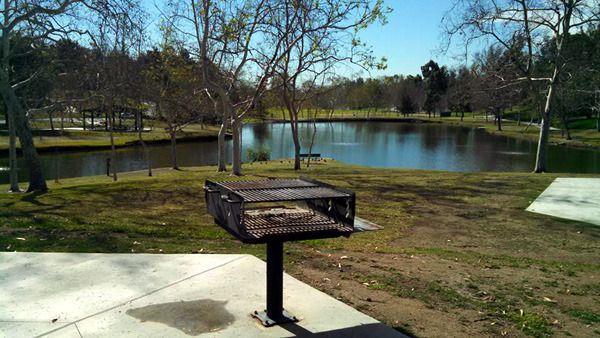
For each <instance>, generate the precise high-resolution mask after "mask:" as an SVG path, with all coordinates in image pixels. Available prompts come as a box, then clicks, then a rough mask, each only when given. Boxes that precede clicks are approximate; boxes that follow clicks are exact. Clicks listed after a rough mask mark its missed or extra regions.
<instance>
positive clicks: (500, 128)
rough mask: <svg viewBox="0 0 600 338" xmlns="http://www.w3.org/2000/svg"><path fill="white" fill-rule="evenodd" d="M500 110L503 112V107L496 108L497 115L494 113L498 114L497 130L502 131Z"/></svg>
mask: <svg viewBox="0 0 600 338" xmlns="http://www.w3.org/2000/svg"><path fill="white" fill-rule="evenodd" d="M502 112H503V109H502V108H500V109H498V115H496V116H498V131H502Z"/></svg>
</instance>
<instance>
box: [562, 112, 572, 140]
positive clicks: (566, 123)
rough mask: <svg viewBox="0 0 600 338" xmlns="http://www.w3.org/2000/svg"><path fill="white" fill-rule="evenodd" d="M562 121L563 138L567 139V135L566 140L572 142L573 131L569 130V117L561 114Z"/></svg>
mask: <svg viewBox="0 0 600 338" xmlns="http://www.w3.org/2000/svg"><path fill="white" fill-rule="evenodd" d="M560 119H561V120H562V123H563V130H562V136H563V137H565V133H566V134H567V137H566V139H567V140H570V139H571V131H570V130H569V120H568V118H567V117H565V116H564V114H561V116H560Z"/></svg>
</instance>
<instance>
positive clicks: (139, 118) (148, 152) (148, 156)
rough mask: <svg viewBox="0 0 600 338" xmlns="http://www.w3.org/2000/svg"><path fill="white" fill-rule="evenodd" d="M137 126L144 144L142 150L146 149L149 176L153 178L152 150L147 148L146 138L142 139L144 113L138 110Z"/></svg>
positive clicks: (141, 141)
mask: <svg viewBox="0 0 600 338" xmlns="http://www.w3.org/2000/svg"><path fill="white" fill-rule="evenodd" d="M135 125H136V127H137V132H138V139H139V140H140V143H141V144H142V149H144V155H145V156H146V165H147V166H148V176H152V162H151V161H150V150H149V149H148V147H146V142H144V138H142V128H140V126H141V125H142V111H141V110H138V112H137V114H136V119H135Z"/></svg>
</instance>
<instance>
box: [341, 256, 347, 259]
mask: <svg viewBox="0 0 600 338" xmlns="http://www.w3.org/2000/svg"><path fill="white" fill-rule="evenodd" d="M340 259H348V256H342V257H340Z"/></svg>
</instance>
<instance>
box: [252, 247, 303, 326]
mask: <svg viewBox="0 0 600 338" xmlns="http://www.w3.org/2000/svg"><path fill="white" fill-rule="evenodd" d="M252 317H255V318H257V319H258V320H260V321H261V323H262V324H263V325H264V326H267V327H269V326H273V325H279V324H284V323H291V322H297V321H298V319H297V318H296V317H295V316H293V315H291V314H289V313H288V312H287V311H285V310H284V309H283V242H281V241H269V242H267V309H266V310H265V311H260V312H259V311H254V313H252Z"/></svg>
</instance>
